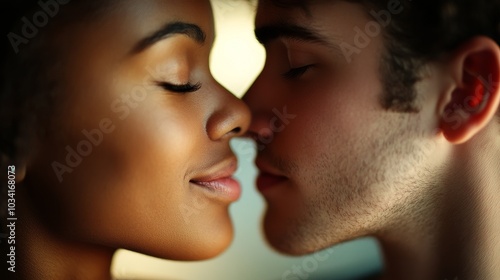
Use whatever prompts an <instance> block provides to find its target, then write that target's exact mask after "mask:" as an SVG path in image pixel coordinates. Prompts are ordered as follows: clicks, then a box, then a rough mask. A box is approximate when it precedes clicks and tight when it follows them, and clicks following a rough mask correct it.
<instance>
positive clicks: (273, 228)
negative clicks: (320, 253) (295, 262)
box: [264, 213, 321, 256]
mask: <svg viewBox="0 0 500 280" xmlns="http://www.w3.org/2000/svg"><path fill="white" fill-rule="evenodd" d="M284 220H285V219H278V220H277V219H274V217H272V216H270V215H269V213H266V216H265V218H264V234H265V237H266V241H267V243H268V244H269V245H270V246H271V247H272V248H273V249H274V250H276V251H277V252H278V253H281V254H284V255H289V256H302V255H306V254H309V253H313V252H315V251H317V250H319V249H321V248H315V247H314V246H311V244H310V243H311V242H310V240H307V236H304V234H301V233H302V231H300V230H299V229H298V227H299V226H298V225H294V224H293V223H287V222H283V221H284Z"/></svg>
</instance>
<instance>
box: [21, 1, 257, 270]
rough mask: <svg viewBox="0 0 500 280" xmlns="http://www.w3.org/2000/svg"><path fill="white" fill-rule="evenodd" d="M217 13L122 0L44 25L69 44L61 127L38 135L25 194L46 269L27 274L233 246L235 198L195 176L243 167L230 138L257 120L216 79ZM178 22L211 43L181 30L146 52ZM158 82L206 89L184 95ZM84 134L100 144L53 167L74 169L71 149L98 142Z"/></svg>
mask: <svg viewBox="0 0 500 280" xmlns="http://www.w3.org/2000/svg"><path fill="white" fill-rule="evenodd" d="M69 12H71V10H69V11H68V13H69ZM211 13H212V10H211V6H210V3H209V2H208V1H182V2H179V1H165V0H148V1H140V2H137V1H131V0H130V1H117V2H116V3H115V4H114V5H113V6H112V9H109V10H105V12H104V14H100V15H98V16H97V17H99V20H95V21H92V22H90V21H89V22H84V23H78V24H76V23H75V24H68V25H66V29H64V30H61V29H59V30H58V29H57V28H58V27H57V24H56V25H54V26H50V27H47V28H48V29H47V30H51V31H53V32H58V36H55V37H48V38H51V39H53V40H54V41H53V43H54V45H56V46H61V47H62V51H61V64H60V65H61V69H62V71H58V69H56V70H55V72H54V73H55V74H57V75H58V77H59V78H60V84H59V87H58V88H57V90H58V92H59V93H60V94H61V99H60V104H59V105H60V106H61V107H59V108H58V110H54V111H55V112H57V114H56V115H55V118H54V121H53V122H52V125H53V127H51V129H50V130H49V131H57V133H56V134H49V135H47V137H45V138H43V139H40V141H39V143H38V145H39V146H38V148H39V153H37V154H33V155H32V156H31V157H30V158H29V159H28V161H27V162H28V163H29V164H28V166H27V171H26V177H25V180H24V182H23V184H24V188H23V189H24V191H23V192H19V197H20V199H21V197H22V199H25V200H26V203H23V205H25V206H24V207H23V208H22V209H20V213H22V217H20V218H23V221H26V226H25V227H22V228H21V229H20V230H19V232H20V236H19V238H20V239H23V240H24V241H25V242H26V244H29V245H27V246H26V247H25V248H32V249H31V250H29V251H28V250H27V251H23V252H20V255H21V257H22V258H23V260H26V261H29V260H31V259H34V260H36V262H34V263H35V264H37V265H34V266H32V267H30V268H29V271H25V273H26V275H37V277H38V276H46V277H52V278H71V277H70V275H73V274H74V273H75V272H77V273H78V271H80V270H81V271H80V273H85V274H79V275H80V276H83V275H88V277H89V278H93V279H100V278H103V277H104V275H106V274H108V276H109V265H110V262H111V257H112V254H113V252H114V250H115V249H117V248H125V249H129V250H134V251H137V252H141V253H144V254H148V255H151V256H155V257H160V258H168V259H176V260H200V259H206V258H211V257H214V256H216V255H218V254H220V253H221V252H223V251H224V250H225V249H226V248H227V247H228V246H229V244H230V243H231V241H232V238H233V228H232V223H231V220H230V217H229V213H228V206H229V204H230V202H232V201H231V199H229V198H230V197H229V196H226V194H227V193H224V192H215V191H212V190H209V189H207V188H204V187H201V186H200V185H197V184H195V183H193V181H196V180H198V179H199V178H208V177H210V176H211V175H212V174H219V173H220V171H222V172H223V173H224V174H225V173H227V172H229V171H228V170H232V169H231V168H234V167H235V166H234V164H235V162H234V161H233V159H234V154H233V152H232V150H231V149H230V146H229V141H230V140H231V139H232V138H233V137H236V136H239V135H241V134H243V133H245V131H246V129H247V127H248V124H249V121H250V115H249V111H248V109H247V107H246V106H245V105H244V104H243V102H241V100H239V99H237V98H236V97H235V96H233V95H232V94H231V93H230V92H228V91H227V90H226V89H225V88H224V87H222V86H221V85H220V84H219V83H218V82H216V81H215V80H214V78H213V77H212V75H211V72H210V69H209V55H210V52H211V48H212V43H213V40H214V36H215V34H214V25H213V18H212V16H211V15H212V14H211ZM144 15H148V16H147V20H145V18H144ZM124 19H126V20H124ZM179 21H183V22H185V23H188V24H192V25H196V26H198V27H199V28H200V29H201V30H202V32H204V33H205V36H204V39H200V38H198V37H196V36H195V35H192V34H193V32H194V31H192V30H191V31H189V32H188V33H189V34H190V35H189V34H188V35H186V34H183V33H182V32H181V33H175V32H174V33H172V34H168V35H166V36H165V37H164V38H163V37H162V38H159V40H157V41H155V43H154V44H151V45H147V46H146V47H145V48H143V49H140V50H137V48H136V47H137V46H138V44H139V42H142V41H143V40H144V38H147V37H149V36H150V35H151V34H153V33H155V32H157V30H161V29H162V28H163V27H165V26H166V25H167V24H168V23H172V22H179ZM55 23H57V22H55ZM49 28H51V29H49ZM50 34H52V33H50ZM195 37H196V38H195ZM155 40H156V39H155ZM161 83H168V84H174V85H179V84H186V83H189V84H199V85H200V87H199V89H198V88H196V89H195V90H192V91H189V92H175V91H174V90H169V88H172V86H165V87H164V86H161ZM138 89H140V92H138ZM103 121H104V122H103ZM84 130H85V131H92V133H93V135H94V140H95V144H94V145H93V146H92V147H90V148H91V149H92V151H91V152H88V153H87V152H84V155H80V157H81V160H79V161H78V163H75V164H73V165H72V166H71V171H68V172H64V173H59V174H58V173H57V172H55V170H54V168H53V163H54V162H60V163H61V165H66V166H67V165H68V154H69V152H68V151H69V150H68V149H72V150H76V151H79V152H78V153H80V151H86V150H84V149H82V147H83V146H82V144H81V143H84V142H85V141H87V142H89V143H90V142H92V141H91V140H90V138H88V136H86V135H87V134H88V133H83V132H82V131H84ZM97 130H100V131H101V132H100V133H101V134H102V137H99V136H96V135H98V134H99V132H98V131H97ZM86 138H88V139H86ZM98 138H100V140H99V141H97V139H98ZM85 143H86V142H85ZM92 143H94V142H92ZM68 147H69V148H68ZM79 148H80V149H79ZM87 149H88V146H87ZM75 157H76V155H73V156H70V157H69V158H75ZM58 175H59V176H58ZM224 176H226V175H224ZM28 202H29V203H28ZM39 254H43V256H40V255H39ZM54 259H60V260H62V261H53V260H54Z"/></svg>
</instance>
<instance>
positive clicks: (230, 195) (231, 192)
mask: <svg viewBox="0 0 500 280" xmlns="http://www.w3.org/2000/svg"><path fill="white" fill-rule="evenodd" d="M226 162H227V161H226ZM223 166H224V167H222V168H220V169H216V171H213V172H209V173H208V175H202V176H200V177H197V178H194V179H192V180H190V181H189V182H190V183H193V184H195V185H197V186H199V187H202V188H205V189H207V190H210V191H211V193H212V194H214V195H216V196H218V197H220V198H222V199H224V200H228V201H236V200H238V199H239V198H240V196H241V186H240V183H239V182H238V181H236V180H235V179H234V178H233V177H232V176H233V174H234V173H235V172H236V169H237V168H238V164H237V160H236V158H232V159H230V160H229V163H226V164H223Z"/></svg>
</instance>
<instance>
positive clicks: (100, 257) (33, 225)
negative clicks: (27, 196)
mask: <svg viewBox="0 0 500 280" xmlns="http://www.w3.org/2000/svg"><path fill="white" fill-rule="evenodd" d="M19 198H21V197H19ZM19 202H20V203H19V204H21V200H19ZM25 205H28V204H25ZM18 213H19V215H18V221H17V225H19V227H18V230H17V232H16V235H17V236H18V238H17V240H16V244H17V246H16V249H17V252H16V253H17V254H18V261H17V263H18V266H17V269H18V272H16V273H17V274H18V275H17V276H19V278H18V279H103V280H104V279H106V280H109V279H111V273H110V267H111V261H112V258H113V254H114V252H115V250H114V249H111V248H106V247H101V246H93V245H89V244H83V243H79V242H75V241H69V240H65V239H64V238H61V237H58V236H56V235H55V234H54V233H52V232H50V231H49V230H47V227H45V226H44V225H43V223H42V222H40V221H39V220H38V219H37V218H36V217H35V215H34V213H33V211H32V209H30V208H29V207H21V208H19V209H18Z"/></svg>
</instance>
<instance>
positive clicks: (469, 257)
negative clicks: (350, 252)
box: [378, 147, 500, 280]
mask: <svg viewBox="0 0 500 280" xmlns="http://www.w3.org/2000/svg"><path fill="white" fill-rule="evenodd" d="M483 148H484V147H483ZM496 150H497V151H498V149H496ZM493 151H495V150H490V151H486V152H485V153H484V157H482V158H483V159H484V160H477V159H478V158H479V157H475V158H472V157H473V156H474V155H472V154H473V153H469V152H468V151H467V150H466V148H464V150H463V151H458V153H457V157H455V158H454V159H453V161H454V162H450V168H449V170H448V172H447V175H446V176H445V178H444V180H442V181H441V182H439V183H438V185H437V186H438V187H440V188H441V189H442V190H443V192H442V194H441V195H439V196H437V197H436V199H435V200H434V201H432V202H431V203H433V204H435V205H433V206H430V207H428V209H426V210H425V211H426V212H425V213H420V215H415V216H414V217H407V219H406V221H403V223H399V224H395V226H394V227H392V228H390V229H388V230H387V232H383V233H381V234H380V236H378V237H379V240H380V242H381V245H382V250H383V252H384V257H385V261H386V268H385V273H384V277H383V278H382V279H389V280H392V279H439V280H445V279H447V280H455V279H485V280H487V279H492V280H493V279H500V271H499V270H498V267H500V235H499V234H498V233H499V232H500V183H499V182H500V174H499V170H500V161H499V160H498V159H500V153H499V152H496V154H495V152H493ZM487 153H489V154H490V156H486V154H487ZM476 154H477V151H476ZM492 154H493V156H491V155H492ZM465 159H474V160H468V161H466V160H465ZM492 162H494V164H492Z"/></svg>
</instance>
